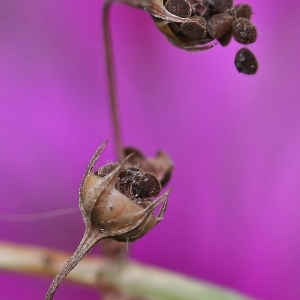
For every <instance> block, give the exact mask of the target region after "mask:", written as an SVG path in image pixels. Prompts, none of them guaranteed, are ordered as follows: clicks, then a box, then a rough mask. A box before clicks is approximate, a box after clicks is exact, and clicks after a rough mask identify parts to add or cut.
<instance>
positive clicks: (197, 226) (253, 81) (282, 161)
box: [0, 0, 300, 300]
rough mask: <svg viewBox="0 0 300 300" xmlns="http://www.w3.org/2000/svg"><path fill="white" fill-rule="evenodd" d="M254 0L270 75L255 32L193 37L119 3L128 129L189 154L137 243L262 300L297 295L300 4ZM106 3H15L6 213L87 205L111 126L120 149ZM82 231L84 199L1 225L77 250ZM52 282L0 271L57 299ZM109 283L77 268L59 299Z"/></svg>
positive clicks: (151, 150)
mask: <svg viewBox="0 0 300 300" xmlns="http://www.w3.org/2000/svg"><path fill="white" fill-rule="evenodd" d="M237 3H238V2H237ZM240 3H241V2H240ZM248 3H249V4H250V5H251V6H252V7H253V10H254V12H255V14H254V16H253V18H252V20H253V22H254V23H255V24H256V25H257V28H258V32H259V36H258V40H257V42H256V43H255V44H253V45H251V46H250V47H249V48H250V49H251V50H252V51H253V52H254V53H255V54H256V56H257V58H258V60H259V71H258V73H257V75H255V76H246V75H243V74H239V73H238V72H237V71H236V70H235V67H234V64H233V60H234V56H235V53H236V52H237V51H238V50H239V49H240V48H241V45H238V44H237V43H236V42H234V41H233V42H232V43H231V44H230V45H229V46H228V47H226V48H222V47H221V46H220V45H218V46H216V47H215V48H214V49H212V50H210V51H207V52H203V53H188V52H184V51H182V50H179V49H177V48H175V47H173V46H172V45H170V44H169V43H168V42H167V41H166V39H165V38H164V37H163V36H162V35H161V34H160V33H159V31H158V30H157V29H156V27H155V26H154V24H153V22H152V20H151V18H150V17H149V16H148V15H147V14H146V13H145V12H143V11H139V10H136V9H133V8H130V7H126V6H124V5H115V6H114V7H113V11H112V18H111V21H112V26H113V41H114V49H115V56H116V63H117V79H118V94H119V98H120V106H121V112H122V116H121V117H122V124H123V132H124V140H125V142H126V144H127V145H134V146H136V147H139V148H140V149H142V150H143V151H144V152H145V154H147V155H149V156H152V155H154V154H155V152H156V150H157V149H164V150H165V151H167V152H168V153H169V154H170V155H171V156H172V158H173V160H174V162H175V165H176V168H175V172H174V175H173V178H172V181H171V184H170V186H173V187H174V190H173V192H172V194H171V197H170V203H169V208H168V210H167V213H166V216H165V220H164V221H163V222H162V223H161V224H160V225H159V226H157V227H156V228H155V229H154V230H153V231H151V232H150V233H149V234H148V235H147V236H146V237H144V238H143V239H141V240H140V241H138V242H136V243H135V244H134V245H133V246H132V253H131V254H132V255H131V256H132V258H134V259H136V260H138V261H141V262H143V263H146V264H152V265H155V266H159V267H162V268H167V269H169V270H174V271H177V272H181V273H184V274H186V275H190V276H194V277H196V278H199V279H204V280H207V281H210V282H213V283H216V284H220V285H222V286H227V287H231V288H234V289H237V290H239V291H241V292H243V293H246V294H249V295H251V296H254V297H258V298H260V299H265V300H281V299H289V300H294V299H295V300H296V299H300V203H299V199H300V184H299V177H300V136H299V133H300V118H299V115H300V99H299V98H300V96H299V95H300V81H299V80H300V79H299V77H300V72H299V65H300V59H299V57H300V55H299V53H300V49H299V41H298V40H297V38H298V37H299V35H300V22H299V19H300V18H299V9H300V3H299V2H298V1H296V0H294V1H293V0H291V1H278V2H276V3H275V2H274V1H271V0H267V1H258V0H249V2H248ZM102 4H103V3H102V2H99V1H96V0H86V1H82V0H80V1H79V0H72V1H70V0H64V1H62V0H61V1H49V0H44V1H37V0H27V1H23V0H2V1H1V2H0V14H1V17H0V25H1V26H0V28H1V29H0V65H1V67H0V99H1V106H0V141H1V156H0V167H1V174H0V176H1V180H0V187H1V210H0V211H1V213H13V214H27V213H37V212H45V211H50V210H55V209H60V208H67V207H75V206H77V204H78V188H79V184H80V182H81V179H82V176H83V174H84V172H85V168H86V166H87V163H88V162H89V159H90V158H91V155H92V154H93V153H94V150H95V149H96V148H97V147H98V145H100V144H101V143H102V142H103V140H104V139H106V138H110V143H109V145H108V147H107V149H106V151H105V152H104V155H103V156H102V158H101V160H100V163H105V162H106V161H107V160H110V159H113V158H114V151H113V143H112V142H113V139H112V136H111V127H110V118H109V106H108V92H107V84H106V75H105V61H104V50H103V45H102V34H101V31H100V28H99V16H100V9H101V7H102ZM83 231H84V226H83V222H82V218H81V215H80V213H79V211H78V213H74V214H71V215H66V216H60V217H56V218H52V219H45V220H41V221H35V222H27V223H18V222H8V221H0V239H1V240H4V241H10V242H18V243H22V244H23V243H24V244H34V245H41V246H45V247H51V248H56V249H61V250H66V251H73V250H75V248H76V246H77V245H78V243H79V241H80V239H81V237H82V234H83ZM98 251H99V248H96V249H94V250H93V252H94V253H98ZM50 282H51V279H49V278H37V277H26V276H24V275H15V274H9V273H6V272H3V271H0V286H1V299H19V298H20V297H21V298H22V299H43V297H44V294H45V292H46V290H47V288H48V285H49V284H50ZM16 287H18V288H17V289H16ZM97 295H98V294H97V292H96V291H94V290H91V289H88V288H85V287H81V286H75V285H72V284H68V283H66V282H65V283H64V284H63V285H62V287H61V288H60V290H59V292H58V293H57V297H56V299H57V300H59V299H74V300H76V299H83V298H84V299H98V298H97V297H98V296H97Z"/></svg>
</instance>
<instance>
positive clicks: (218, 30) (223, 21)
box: [207, 13, 233, 39]
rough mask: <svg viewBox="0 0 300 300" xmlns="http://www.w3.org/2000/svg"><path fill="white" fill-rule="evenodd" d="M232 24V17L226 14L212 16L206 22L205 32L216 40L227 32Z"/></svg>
mask: <svg viewBox="0 0 300 300" xmlns="http://www.w3.org/2000/svg"><path fill="white" fill-rule="evenodd" d="M232 22H233V17H232V16H231V15H228V14H226V13H222V14H217V15H213V16H212V17H211V18H210V19H209V20H208V21H207V31H208V32H209V34H210V35H211V36H212V37H213V38H215V39H218V38H220V37H221V36H223V35H224V34H225V33H226V32H227V31H228V30H229V28H230V26H231V24H232Z"/></svg>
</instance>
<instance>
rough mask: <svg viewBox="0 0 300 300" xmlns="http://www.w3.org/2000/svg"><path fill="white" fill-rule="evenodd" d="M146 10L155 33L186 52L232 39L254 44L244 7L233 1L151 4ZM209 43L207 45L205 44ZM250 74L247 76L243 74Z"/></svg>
mask: <svg viewBox="0 0 300 300" xmlns="http://www.w3.org/2000/svg"><path fill="white" fill-rule="evenodd" d="M150 2H151V5H150V6H149V8H147V10H148V11H149V12H150V14H152V16H153V19H154V21H155V23H156V25H157V27H158V28H159V30H160V31H161V32H162V33H163V34H164V35H166V36H167V38H168V39H169V40H170V42H172V43H173V44H174V45H176V46H178V47H180V48H182V49H185V50H189V51H203V50H208V49H211V48H212V47H214V46H215V45H216V44H217V43H215V42H213V41H214V40H217V41H218V42H219V43H220V44H221V45H222V46H227V45H228V44H229V43H230V41H231V40H232V37H233V38H234V39H235V41H236V42H238V43H240V44H243V45H249V44H252V43H254V42H255V41H256V38H257V30H256V27H255V25H254V24H253V23H252V22H251V21H250V19H251V16H252V9H251V7H250V6H249V5H248V4H237V5H234V1H233V0H151V1H150ZM209 42H212V43H211V44H207V43H209ZM245 74H250V73H245Z"/></svg>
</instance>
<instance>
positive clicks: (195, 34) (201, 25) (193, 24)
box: [180, 17, 206, 39]
mask: <svg viewBox="0 0 300 300" xmlns="http://www.w3.org/2000/svg"><path fill="white" fill-rule="evenodd" d="M180 30H181V32H182V33H183V34H184V35H186V36H187V37H189V38H191V39H202V38H204V37H205V35H206V21H205V19H204V18H203V17H197V18H193V20H191V21H189V22H184V23H181V26H180Z"/></svg>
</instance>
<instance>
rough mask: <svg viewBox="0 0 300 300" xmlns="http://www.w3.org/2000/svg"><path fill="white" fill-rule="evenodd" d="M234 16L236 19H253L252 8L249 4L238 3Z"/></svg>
mask: <svg viewBox="0 0 300 300" xmlns="http://www.w3.org/2000/svg"><path fill="white" fill-rule="evenodd" d="M234 16H235V18H236V19H238V18H245V19H247V20H250V19H251V16H252V8H251V6H250V5H248V4H237V5H235V6H234Z"/></svg>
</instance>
